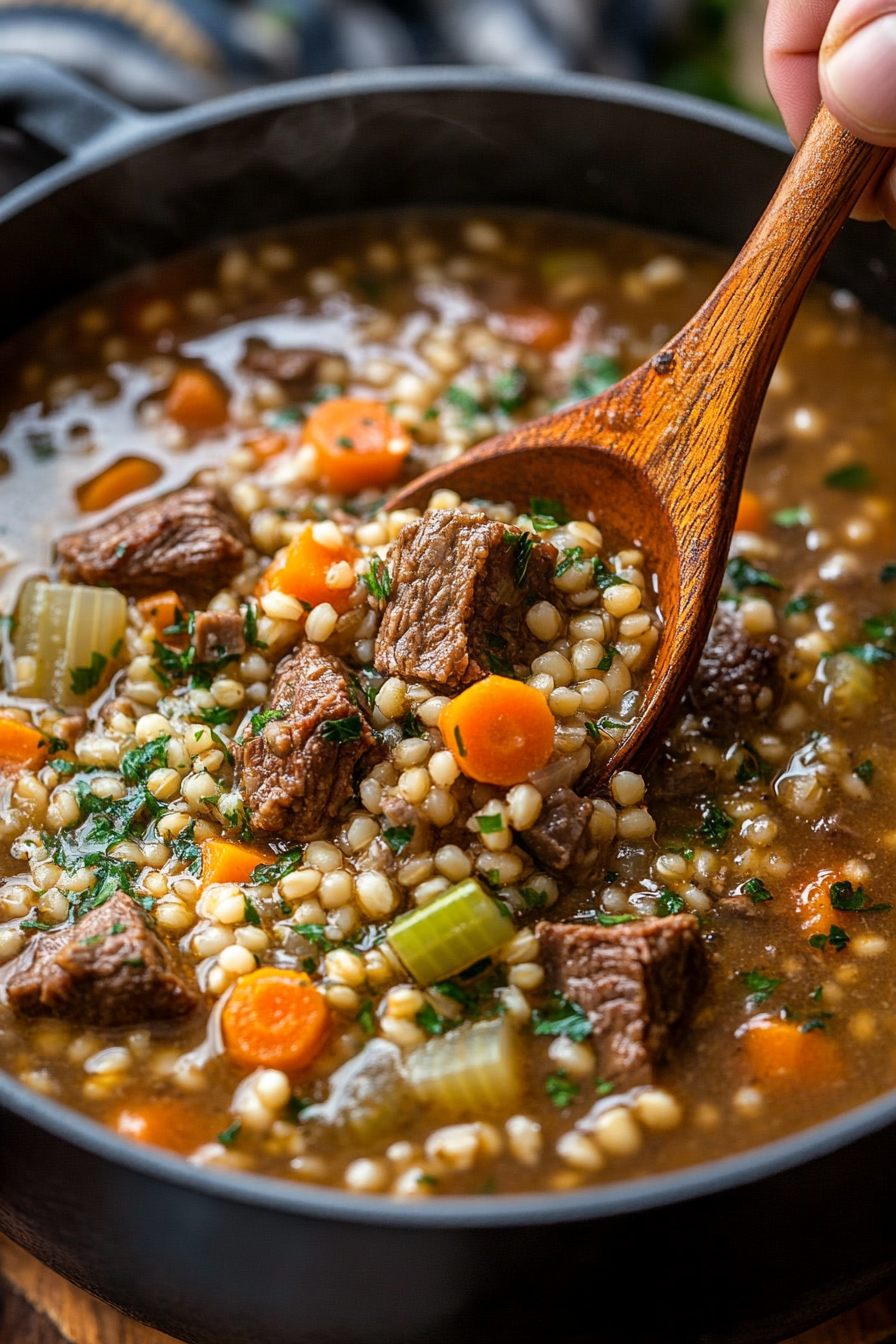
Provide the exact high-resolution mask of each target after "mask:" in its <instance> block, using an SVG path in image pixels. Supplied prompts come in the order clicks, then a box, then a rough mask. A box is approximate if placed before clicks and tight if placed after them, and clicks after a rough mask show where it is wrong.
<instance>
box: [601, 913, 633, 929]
mask: <svg viewBox="0 0 896 1344" xmlns="http://www.w3.org/2000/svg"><path fill="white" fill-rule="evenodd" d="M638 919H640V915H605V914H604V913H603V911H598V913H597V914H596V915H595V916H594V922H595V924H600V926H601V928H604V929H612V928H615V926H616V925H617V924H634V923H635V921H636V920H638Z"/></svg>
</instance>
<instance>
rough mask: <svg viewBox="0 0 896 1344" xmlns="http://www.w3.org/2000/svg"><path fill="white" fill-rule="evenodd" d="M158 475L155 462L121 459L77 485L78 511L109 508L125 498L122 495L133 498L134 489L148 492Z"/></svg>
mask: <svg viewBox="0 0 896 1344" xmlns="http://www.w3.org/2000/svg"><path fill="white" fill-rule="evenodd" d="M161 474H162V468H161V467H160V466H159V464H158V462H150V460H149V458H148V457H120V458H119V459H118V461H117V462H113V463H112V465H111V467H106V469H105V471H101V472H100V473H99V475H98V476H93V477H91V479H90V480H89V481H85V482H84V483H83V485H79V486H78V488H77V490H76V491H75V498H76V499H77V501H78V508H79V509H80V510H81V512H82V513H95V512H97V511H98V510H99V509H108V508H110V506H111V505H113V504H117V503H118V501H119V500H120V499H124V497H125V495H132V494H133V493H134V491H135V490H146V489H148V488H149V486H151V485H154V484H155V482H156V481H157V480H158V479H159V477H160V476H161Z"/></svg>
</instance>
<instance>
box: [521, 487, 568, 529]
mask: <svg viewBox="0 0 896 1344" xmlns="http://www.w3.org/2000/svg"><path fill="white" fill-rule="evenodd" d="M529 511H530V513H531V515H532V517H533V518H534V517H540V518H547V519H549V520H550V523H551V526H552V527H563V526H564V525H565V524H566V523H571V522H572V514H571V513H570V511H569V509H568V508H567V507H566V505H565V504H562V503H561V502H560V500H559V499H542V498H541V497H540V496H539V495H536V496H535V497H534V498H533V499H530V500H529Z"/></svg>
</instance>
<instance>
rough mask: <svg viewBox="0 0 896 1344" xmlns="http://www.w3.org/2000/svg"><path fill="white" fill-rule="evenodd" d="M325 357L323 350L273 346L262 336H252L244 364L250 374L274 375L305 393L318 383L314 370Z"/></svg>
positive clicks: (296, 390) (299, 391) (292, 387)
mask: <svg viewBox="0 0 896 1344" xmlns="http://www.w3.org/2000/svg"><path fill="white" fill-rule="evenodd" d="M322 357H323V351H321V350H305V349H301V348H298V349H291V348H289V347H285V346H279V345H269V344H268V342H267V341H263V340H261V339H260V338H259V337H258V336H250V337H249V339H248V340H247V341H246V349H245V351H244V353H243V358H242V361H241V363H242V367H243V368H244V369H245V370H246V372H247V373H254V374H257V375H258V376H259V377H261V378H273V379H274V380H275V381H276V382H278V383H287V384H288V385H290V391H292V392H294V393H296V394H297V395H300V394H301V393H302V392H310V391H311V388H312V387H313V385H314V372H315V369H316V367H317V363H318V360H320V359H321V358H322Z"/></svg>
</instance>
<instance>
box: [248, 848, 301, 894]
mask: <svg viewBox="0 0 896 1344" xmlns="http://www.w3.org/2000/svg"><path fill="white" fill-rule="evenodd" d="M303 853H304V851H303V849H302V847H301V845H300V846H298V848H296V849H290V850H287V852H286V853H285V854H281V855H280V857H279V858H277V859H275V860H274V862H273V863H259V864H257V865H256V867H255V868H253V869H252V872H251V873H250V875H249V880H250V882H252V883H253V885H255V886H259V887H264V886H274V884H275V883H277V882H279V881H280V879H281V877H286V875H287V873H292V872H294V871H295V869H296V868H298V866H299V864H300V863H301V862H302V854H303Z"/></svg>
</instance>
